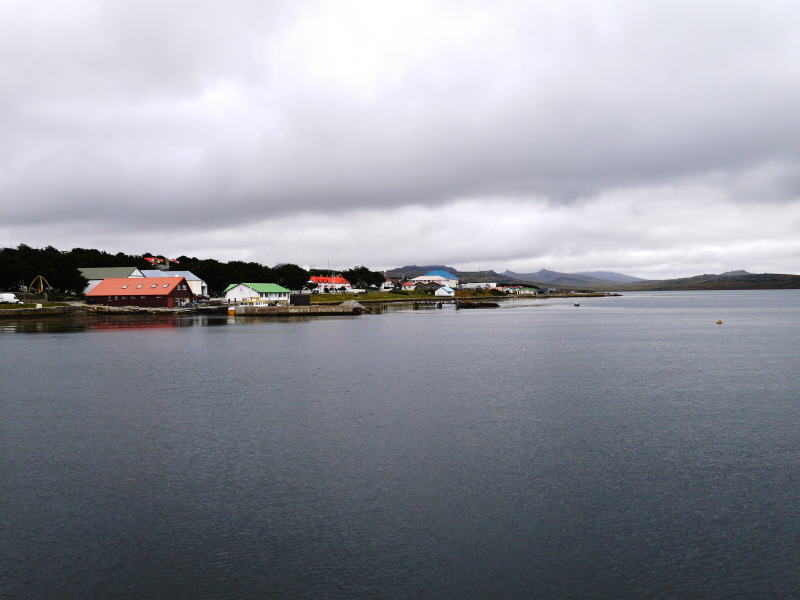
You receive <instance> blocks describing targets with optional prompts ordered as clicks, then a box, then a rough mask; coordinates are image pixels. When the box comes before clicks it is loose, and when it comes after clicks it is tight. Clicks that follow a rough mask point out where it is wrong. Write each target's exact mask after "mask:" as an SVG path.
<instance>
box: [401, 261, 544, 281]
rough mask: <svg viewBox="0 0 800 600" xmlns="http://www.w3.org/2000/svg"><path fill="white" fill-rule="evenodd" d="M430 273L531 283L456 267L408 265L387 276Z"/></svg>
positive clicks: (410, 275)
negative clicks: (444, 272)
mask: <svg viewBox="0 0 800 600" xmlns="http://www.w3.org/2000/svg"><path fill="white" fill-rule="evenodd" d="M429 271H447V272H448V273H452V274H453V275H455V276H456V277H458V278H459V279H460V280H461V281H463V282H465V283H466V282H474V283H486V282H494V283H500V284H505V285H527V284H529V282H527V281H522V280H521V279H514V278H513V277H508V276H507V275H504V274H502V273H497V272H496V271H492V270H489V271H459V270H458V269H456V268H455V267H449V266H447V265H407V266H405V267H397V268H396V269H389V270H388V271H386V274H387V275H388V276H389V277H408V278H409V279H413V278H414V277H419V276H420V275H425V273H427V272H429Z"/></svg>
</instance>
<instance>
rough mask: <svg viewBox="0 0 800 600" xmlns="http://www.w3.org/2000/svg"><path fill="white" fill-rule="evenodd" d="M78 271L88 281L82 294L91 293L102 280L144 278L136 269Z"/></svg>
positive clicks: (96, 268)
mask: <svg viewBox="0 0 800 600" xmlns="http://www.w3.org/2000/svg"><path fill="white" fill-rule="evenodd" d="M78 271H80V272H81V275H83V276H84V277H86V279H88V280H89V285H87V286H86V289H85V290H83V293H84V294H88V293H89V292H91V291H92V290H93V289H94V288H96V287H97V285H98V284H99V283H100V282H101V281H103V279H129V278H131V277H144V273H142V272H141V271H140V270H139V269H137V268H136V267H86V268H83V269H81V268H79V269H78Z"/></svg>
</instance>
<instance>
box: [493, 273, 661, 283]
mask: <svg viewBox="0 0 800 600" xmlns="http://www.w3.org/2000/svg"><path fill="white" fill-rule="evenodd" d="M503 275H505V276H507V277H513V278H514V279H519V280H522V281H527V282H531V283H544V284H547V285H554V286H562V287H591V286H598V285H603V286H605V285H608V284H618V283H632V282H635V281H645V280H644V279H641V278H639V277H633V276H632V275H625V274H623V273H615V272H613V271H589V272H585V273H559V272H558V271H548V270H547V269H541V270H539V271H536V272H535V273H515V272H514V271H506V272H505V273H503Z"/></svg>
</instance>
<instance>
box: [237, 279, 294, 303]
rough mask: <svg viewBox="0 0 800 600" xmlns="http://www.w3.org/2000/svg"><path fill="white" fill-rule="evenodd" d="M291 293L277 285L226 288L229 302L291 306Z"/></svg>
mask: <svg viewBox="0 0 800 600" xmlns="http://www.w3.org/2000/svg"><path fill="white" fill-rule="evenodd" d="M290 293H291V292H290V291H289V290H287V289H286V288H285V287H283V286H281V285H278V284H277V283H232V284H230V285H229V286H228V287H226V288H225V300H227V301H228V302H231V303H233V302H250V303H259V304H260V303H265V304H266V303H270V304H271V303H273V302H274V303H279V304H289V294H290Z"/></svg>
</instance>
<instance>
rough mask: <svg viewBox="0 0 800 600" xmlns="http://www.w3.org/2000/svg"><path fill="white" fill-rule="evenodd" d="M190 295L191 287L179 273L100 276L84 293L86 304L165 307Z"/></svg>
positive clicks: (183, 300) (180, 303) (188, 299)
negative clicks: (91, 287) (121, 276)
mask: <svg viewBox="0 0 800 600" xmlns="http://www.w3.org/2000/svg"><path fill="white" fill-rule="evenodd" d="M192 297H193V294H192V291H191V290H190V289H189V285H188V284H187V283H186V280H185V279H184V278H183V277H166V278H156V277H135V278H110V279H104V280H103V281H101V282H100V283H99V284H97V286H95V288H94V289H93V290H91V291H90V292H88V293H87V294H86V300H87V302H89V303H90V304H109V305H111V306H161V307H167V308H172V307H174V306H176V305H177V306H180V305H182V304H185V303H186V302H189V301H191V300H192Z"/></svg>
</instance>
